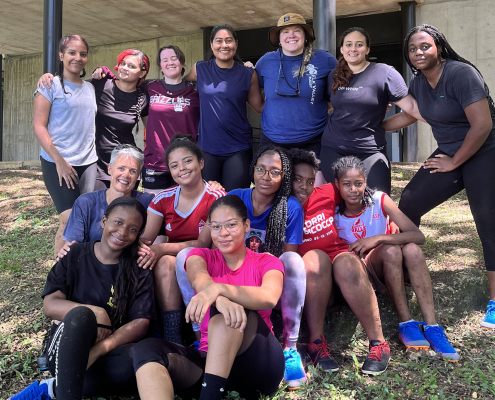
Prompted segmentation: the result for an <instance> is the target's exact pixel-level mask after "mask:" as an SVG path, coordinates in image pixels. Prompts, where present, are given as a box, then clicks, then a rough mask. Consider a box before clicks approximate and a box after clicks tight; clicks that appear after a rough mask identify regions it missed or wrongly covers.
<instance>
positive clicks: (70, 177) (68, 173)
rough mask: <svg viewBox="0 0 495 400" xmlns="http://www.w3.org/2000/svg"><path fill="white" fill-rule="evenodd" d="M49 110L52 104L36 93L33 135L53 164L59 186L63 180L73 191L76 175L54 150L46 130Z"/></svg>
mask: <svg viewBox="0 0 495 400" xmlns="http://www.w3.org/2000/svg"><path fill="white" fill-rule="evenodd" d="M51 108H52V104H51V103H50V102H49V101H48V100H47V99H46V98H45V97H44V96H43V95H42V94H41V93H36V97H35V98H34V116H33V134H34V137H35V138H36V140H38V143H39V144H40V146H41V147H42V148H43V150H45V151H46V152H47V154H48V155H49V156H50V158H51V159H52V160H53V161H54V162H55V165H56V167H57V173H58V180H59V184H60V186H62V179H63V180H65V182H66V184H67V186H68V187H69V188H71V189H74V187H75V184H77V173H76V171H75V170H74V168H72V167H71V166H70V165H69V164H68V163H67V161H65V160H64V158H63V157H62V156H61V155H60V153H59V152H58V150H57V149H56V148H55V146H54V145H53V142H52V139H51V138H50V134H49V133H48V130H47V126H48V118H49V116H50V110H51Z"/></svg>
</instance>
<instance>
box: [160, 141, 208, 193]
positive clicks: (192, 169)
mask: <svg viewBox="0 0 495 400" xmlns="http://www.w3.org/2000/svg"><path fill="white" fill-rule="evenodd" d="M203 167H204V160H198V158H197V157H196V156H195V155H194V154H193V153H191V152H190V151H189V150H187V149H185V148H183V147H179V148H178V149H176V150H174V151H172V152H171V153H170V154H169V156H168V169H169V170H170V173H171V174H172V178H173V179H174V181H175V182H176V183H177V184H179V185H181V186H188V185H191V186H194V185H196V184H197V182H198V181H200V180H201V179H202V178H201V170H202V169H203Z"/></svg>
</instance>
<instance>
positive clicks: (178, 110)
mask: <svg viewBox="0 0 495 400" xmlns="http://www.w3.org/2000/svg"><path fill="white" fill-rule="evenodd" d="M269 40H270V42H271V43H272V44H273V45H274V46H278V49H277V50H276V51H274V52H270V53H267V54H266V55H264V56H263V57H262V58H261V59H260V60H259V61H258V62H257V63H256V66H255V67H254V68H252V66H250V65H244V64H243V63H242V60H241V59H240V58H239V56H238V55H237V52H236V51H237V45H238V43H237V37H236V33H235V31H234V30H233V29H232V28H231V27H230V26H228V25H219V26H217V27H215V28H214V29H213V31H212V33H211V37H210V43H211V50H212V54H211V58H210V59H209V60H208V61H200V62H197V63H196V64H195V65H193V66H192V68H191V70H190V71H189V73H188V74H187V75H185V76H184V73H185V69H186V65H185V56H184V54H183V53H182V51H181V50H180V49H179V48H178V47H177V46H164V47H162V48H161V49H159V51H158V55H157V64H158V66H159V67H160V69H161V71H162V73H163V79H160V80H152V81H147V80H146V75H147V73H148V71H149V59H148V57H147V56H146V55H145V54H143V53H142V52H140V51H137V50H126V51H124V52H123V53H121V54H120V55H119V57H118V59H117V65H116V67H115V68H114V69H115V71H116V72H117V74H116V75H114V74H113V73H112V72H111V71H110V70H109V69H108V68H106V67H103V66H102V67H101V68H98V69H97V70H95V71H94V73H93V77H92V78H91V79H89V80H86V81H83V80H82V79H81V78H82V77H83V76H84V74H85V72H84V67H85V65H86V63H87V58H88V52H89V46H88V44H87V43H86V41H85V40H84V39H83V38H82V37H80V36H77V35H72V36H67V37H64V38H63V39H62V40H61V42H60V68H59V71H58V74H57V75H58V76H56V77H53V76H51V75H45V76H43V77H42V78H41V79H40V83H39V87H38V89H37V91H36V93H35V111H34V121H33V126H34V134H35V136H36V138H37V139H38V141H39V143H40V145H41V147H42V150H41V157H40V158H41V163H42V170H43V178H44V180H45V184H46V187H47V190H48V191H49V193H50V196H51V197H52V199H53V201H54V203H55V206H56V208H57V211H58V212H59V215H60V225H59V230H58V232H57V236H56V240H55V254H56V256H57V263H56V264H55V266H54V267H53V268H52V270H51V271H50V273H49V274H48V278H47V282H46V285H45V288H44V291H43V294H42V296H43V299H44V305H43V309H44V313H45V315H46V316H47V317H49V318H51V319H52V320H53V321H54V323H53V326H52V329H51V332H50V336H49V340H48V345H47V347H46V353H47V357H48V364H49V368H50V372H51V373H52V375H53V377H54V378H51V379H47V380H43V381H39V382H38V381H37V382H33V383H32V384H31V385H30V386H29V387H28V388H26V389H25V390H23V391H22V392H20V393H18V394H17V395H14V396H13V397H11V399H13V400H21V399H30V398H39V399H51V398H54V397H56V398H57V399H59V400H65V399H81V398H82V396H97V395H132V394H136V393H139V396H140V397H141V398H142V399H170V400H172V399H173V398H174V395H175V394H177V395H179V396H181V398H183V399H185V398H199V399H200V400H206V399H212V400H214V399H220V398H221V397H222V395H223V394H224V393H226V391H229V390H235V391H237V392H239V393H240V395H241V396H242V397H244V398H246V399H251V398H258V397H259V395H260V394H261V395H269V394H271V393H273V392H274V391H275V390H276V389H277V388H278V386H279V384H280V382H281V380H282V378H283V379H284V380H285V381H286V384H287V385H288V387H289V389H297V388H299V387H300V386H301V385H303V384H304V383H305V382H306V373H305V370H304V367H303V364H302V362H301V356H300V354H299V353H298V351H297V348H296V345H297V342H298V336H299V328H300V323H301V320H302V318H303V311H304V317H305V319H306V322H307V326H308V330H309V343H308V346H307V350H308V353H309V356H310V357H311V360H312V362H313V363H314V365H315V366H317V367H319V368H322V369H323V370H324V371H327V372H335V371H338V369H339V366H338V363H337V362H336V361H335V359H334V358H333V357H332V355H331V353H330V348H329V346H328V344H327V342H326V339H325V337H324V335H323V327H324V321H325V315H326V311H327V308H328V307H329V306H331V305H332V303H333V301H334V299H335V297H336V296H340V297H342V298H343V300H344V301H345V302H347V304H348V305H349V307H350V308H351V310H352V311H353V312H354V313H355V315H356V316H357V318H358V320H359V322H360V323H361V325H362V326H363V328H364V331H365V333H366V335H367V337H368V339H369V354H368V356H367V357H366V359H365V360H364V363H363V365H362V371H363V373H366V374H372V375H375V374H380V373H382V372H384V371H385V369H386V368H387V365H388V363H389V360H390V347H389V345H388V342H387V341H386V340H385V338H384V336H383V332H382V327H381V322H380V313H379V309H378V303H377V298H376V294H375V292H378V293H386V292H388V293H389V294H390V296H391V298H392V300H393V303H394V305H395V308H396V311H397V316H398V320H399V327H398V328H399V329H398V332H399V338H400V340H401V341H402V343H403V344H404V345H405V346H406V347H408V348H413V349H428V348H431V349H433V350H434V351H435V352H436V353H438V354H439V356H440V357H442V358H444V359H445V360H447V361H451V362H456V361H458V360H459V358H460V357H459V354H458V353H457V351H456V350H455V349H454V348H453V347H452V345H451V344H450V343H449V341H448V338H447V337H446V335H445V332H444V330H443V328H442V327H440V326H438V324H437V321H436V319H435V310H434V302H433V293H432V285H431V279H430V274H429V271H428V268H427V265H426V260H425V257H424V255H423V253H422V251H421V249H420V247H419V246H418V245H421V244H422V243H423V242H424V240H425V238H424V236H423V234H422V233H421V231H420V229H419V225H420V221H421V217H422V216H423V215H424V214H425V213H427V212H428V211H429V210H431V209H433V208H434V207H436V206H437V205H439V204H441V203H442V202H443V201H445V200H446V199H448V198H449V197H450V196H452V195H453V194H455V193H457V192H459V191H460V190H462V189H463V188H465V189H466V192H467V195H468V199H469V203H470V206H471V210H472V213H473V216H474V220H475V223H476V227H477V230H478V233H479V236H480V239H481V241H482V244H483V251H484V256H485V265H486V268H487V276H488V281H489V285H490V297H491V300H490V303H489V305H488V308H487V313H486V315H485V318H484V320H483V322H482V324H481V325H482V326H483V327H485V328H487V329H493V328H495V264H494V262H493V260H494V257H493V256H495V254H494V252H495V238H494V234H495V227H494V226H493V224H494V223H495V221H494V220H493V218H491V210H492V209H493V207H492V205H491V199H492V197H493V196H491V187H492V185H485V190H483V191H480V190H477V192H476V193H474V190H476V189H475V187H476V186H477V182H480V181H481V179H488V180H489V179H490V178H494V174H495V168H494V165H493V164H494V163H495V157H494V156H495V154H494V153H495V138H494V133H493V129H494V128H493V120H494V118H495V107H494V103H493V100H492V98H491V97H490V94H489V90H488V87H487V86H486V84H485V83H484V81H483V78H482V76H481V74H480V72H479V71H478V70H477V69H476V67H475V66H474V65H472V64H471V63H469V62H468V61H467V60H465V59H463V58H462V57H460V56H459V55H458V54H457V53H456V52H455V51H454V50H453V49H452V48H451V47H450V45H449V44H448V42H447V40H446V38H445V37H444V36H443V35H442V34H441V33H440V32H439V31H438V30H437V29H436V28H435V27H432V26H430V25H422V26H418V27H416V28H414V29H412V30H411V31H410V32H409V34H408V35H407V37H406V38H405V40H404V57H405V59H406V62H407V63H408V64H409V65H410V66H411V68H412V70H413V72H414V78H413V80H412V81H411V83H410V85H409V88H408V87H407V85H406V84H405V82H404V80H403V78H402V77H401V76H400V74H399V73H398V72H397V71H395V70H394V69H393V68H392V67H390V66H388V65H385V64H378V63H372V62H369V61H368V57H367V56H368V53H369V51H370V38H369V36H368V34H367V33H366V31H364V30H363V29H361V28H350V29H348V30H346V31H345V32H344V33H343V34H342V37H341V39H340V52H341V54H342V56H341V57H340V58H339V60H338V62H337V60H336V59H335V57H334V56H332V55H331V54H329V53H328V52H326V51H323V50H319V49H314V48H313V42H314V40H315V35H314V31H313V29H312V27H311V26H310V25H308V24H306V22H305V21H304V19H303V18H302V17H301V16H300V15H298V14H286V15H284V16H282V17H281V18H280V20H279V21H278V23H277V26H276V27H274V28H272V29H271V30H270V32H269ZM246 103H248V104H249V105H250V106H251V107H252V108H253V109H254V110H255V111H256V112H259V113H261V122H262V131H263V133H262V136H261V139H260V141H261V148H260V150H259V151H258V152H257V153H256V154H255V155H254V156H253V141H252V130H251V126H250V124H249V122H248V119H247V115H246ZM389 103H394V104H397V105H398V106H399V107H400V108H401V109H402V110H403V112H401V113H399V114H397V115H395V116H393V117H391V118H388V119H386V120H384V116H385V113H386V109H387V106H388V104H389ZM329 110H333V112H332V113H331V114H330V115H329V112H328V111H329ZM418 119H420V120H423V121H425V122H427V123H429V124H430V125H431V127H432V129H433V135H434V136H435V139H436V140H437V142H438V145H439V148H438V149H437V150H436V151H435V152H434V153H433V154H432V156H431V157H430V158H429V159H428V160H426V161H425V163H424V164H423V166H422V167H421V168H420V170H419V171H418V173H417V174H416V175H415V176H414V178H413V179H412V180H411V182H410V183H409V184H408V185H407V186H406V188H405V189H404V191H403V193H402V196H401V200H400V202H399V206H398V207H397V206H396V205H395V203H394V202H393V201H392V200H391V199H390V197H389V194H390V187H391V172H390V162H389V160H388V158H387V155H386V145H387V144H386V140H385V132H386V131H392V130H397V129H400V128H403V127H405V126H408V125H410V124H411V123H413V122H415V121H416V120H418ZM140 120H141V121H142V122H143V125H144V126H145V128H146V132H147V136H146V139H147V140H146V149H145V151H144V153H143V151H141V150H140V149H138V148H137V147H136V145H135V142H134V134H133V130H134V129H135V126H136V125H137V123H138V121H140ZM320 159H321V161H320ZM482 168H483V174H481V170H482ZM140 177H141V184H142V187H143V188H144V193H143V192H140V191H137V190H136V188H137V187H138V185H139V179H140ZM482 177H483V178H482ZM327 182H328V183H327ZM252 184H253V185H252ZM405 285H409V286H411V287H412V289H413V290H414V292H415V294H416V297H417V299H418V303H419V305H420V308H421V312H422V316H423V318H424V322H422V321H415V320H414V319H413V318H412V316H411V314H410V311H409V309H408V305H407V298H406V291H405ZM155 305H156V306H157V308H158V309H159V310H155ZM184 306H185V310H184ZM274 308H280V309H281V313H282V322H283V345H282V346H281V345H280V343H279V342H278V340H277V339H276V338H275V336H274V335H273V332H272V323H271V321H270V314H271V310H272V309H274ZM184 315H185V320H186V322H187V323H189V322H190V323H192V326H193V331H194V333H195V335H196V341H195V342H194V343H193V345H192V346H190V347H189V346H186V343H185V342H184V338H183V335H182V333H181V327H182V325H183V320H184ZM157 316H158V317H159V319H161V321H160V325H161V326H160V327H159V328H160V329H158V332H156V331H155V332H153V330H150V329H149V326H150V321H151V320H153V319H155V318H156V317H157ZM34 396H38V397H34Z"/></svg>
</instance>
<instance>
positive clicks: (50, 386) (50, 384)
mask: <svg viewBox="0 0 495 400" xmlns="http://www.w3.org/2000/svg"><path fill="white" fill-rule="evenodd" d="M43 383H46V385H47V386H48V396H50V397H51V398H52V399H53V398H54V397H55V392H54V390H53V389H54V387H53V386H54V385H53V384H54V383H55V378H50V379H45V380H42V381H40V383H39V384H40V385H42V384H43Z"/></svg>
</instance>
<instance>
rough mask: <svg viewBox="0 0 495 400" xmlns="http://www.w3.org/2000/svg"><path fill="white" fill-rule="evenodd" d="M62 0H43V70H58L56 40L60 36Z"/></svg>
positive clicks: (51, 71)
mask: <svg viewBox="0 0 495 400" xmlns="http://www.w3.org/2000/svg"><path fill="white" fill-rule="evenodd" d="M62 4H63V0H45V12H44V18H43V72H44V73H47V72H50V73H51V74H53V73H55V72H56V71H57V70H58V62H59V58H58V42H59V41H60V39H61V38H62Z"/></svg>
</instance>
